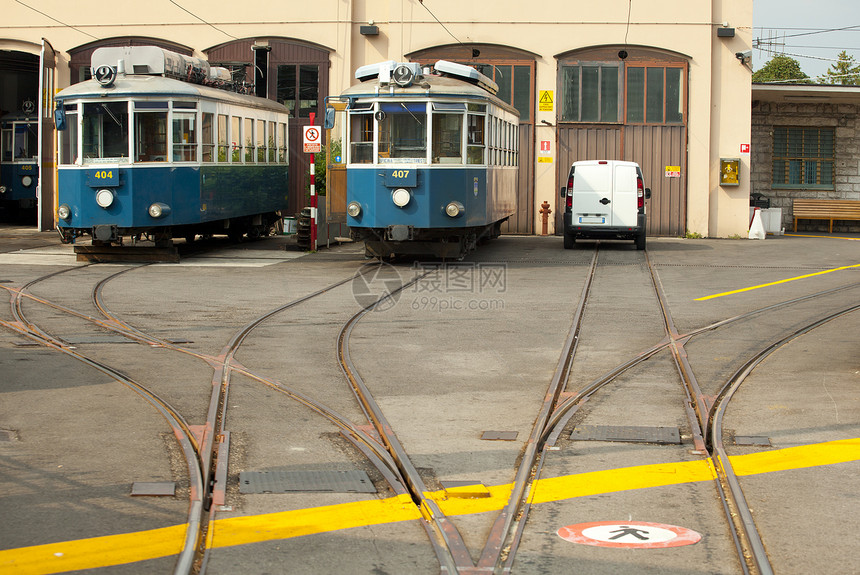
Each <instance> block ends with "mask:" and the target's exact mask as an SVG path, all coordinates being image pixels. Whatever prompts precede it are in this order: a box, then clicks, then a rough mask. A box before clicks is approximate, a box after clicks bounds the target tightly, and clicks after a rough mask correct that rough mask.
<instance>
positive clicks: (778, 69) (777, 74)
mask: <svg viewBox="0 0 860 575" xmlns="http://www.w3.org/2000/svg"><path fill="white" fill-rule="evenodd" d="M787 80H790V81H793V82H794V83H795V84H812V81H811V80H810V79H809V76H807V75H806V74H804V72H803V70H801V69H800V63H798V61H797V60H795V59H794V58H791V57H789V56H786V55H784V54H777V55H775V56H774V57H773V58H771V59H770V60H769V61H768V62H767V64H765V65H764V66H762V67H761V68H760V69H758V70H756V71H755V72H754V73H753V75H752V81H753V82H776V81H787Z"/></svg>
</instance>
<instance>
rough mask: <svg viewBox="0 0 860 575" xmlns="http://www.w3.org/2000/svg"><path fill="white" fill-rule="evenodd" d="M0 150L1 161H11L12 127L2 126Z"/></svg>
mask: <svg viewBox="0 0 860 575" xmlns="http://www.w3.org/2000/svg"><path fill="white" fill-rule="evenodd" d="M0 150H2V154H3V161H4V162H11V161H12V128H3V131H2V132H0Z"/></svg>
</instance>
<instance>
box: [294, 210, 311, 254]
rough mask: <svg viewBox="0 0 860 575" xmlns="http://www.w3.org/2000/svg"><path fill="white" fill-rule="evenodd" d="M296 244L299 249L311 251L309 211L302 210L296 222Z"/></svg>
mask: <svg viewBox="0 0 860 575" xmlns="http://www.w3.org/2000/svg"><path fill="white" fill-rule="evenodd" d="M296 243H297V244H298V246H299V249H301V250H305V251H309V250H310V249H311V209H310V208H309V207H308V208H302V213H301V215H300V216H299V219H298V221H297V222H296Z"/></svg>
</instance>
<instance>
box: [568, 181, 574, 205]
mask: <svg viewBox="0 0 860 575" xmlns="http://www.w3.org/2000/svg"><path fill="white" fill-rule="evenodd" d="M567 207H568V208H571V209H573V174H571V176H570V177H569V178H568V179H567Z"/></svg>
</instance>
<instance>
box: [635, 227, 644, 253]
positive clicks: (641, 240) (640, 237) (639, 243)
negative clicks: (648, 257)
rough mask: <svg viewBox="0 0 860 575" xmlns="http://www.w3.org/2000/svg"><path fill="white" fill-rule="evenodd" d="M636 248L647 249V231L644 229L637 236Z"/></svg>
mask: <svg viewBox="0 0 860 575" xmlns="http://www.w3.org/2000/svg"><path fill="white" fill-rule="evenodd" d="M635 242H636V249H637V250H644V249H645V232H644V230H643V231H642V233H640V234H639V235H638V236H636V240H635Z"/></svg>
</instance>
